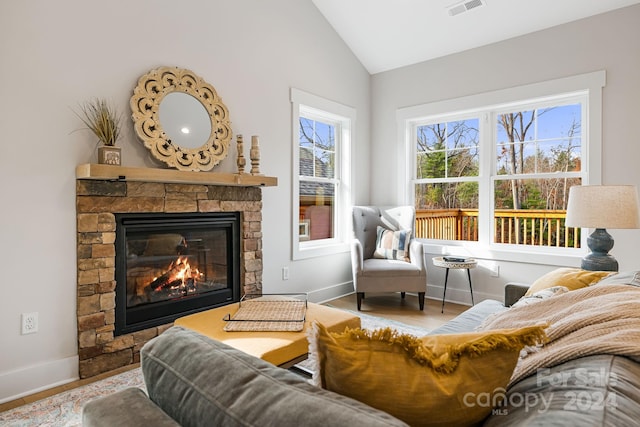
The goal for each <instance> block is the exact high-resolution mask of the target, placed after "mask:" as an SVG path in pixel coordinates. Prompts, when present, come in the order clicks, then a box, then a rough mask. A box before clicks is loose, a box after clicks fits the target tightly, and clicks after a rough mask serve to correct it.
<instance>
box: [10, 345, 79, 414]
mask: <svg viewBox="0 0 640 427" xmlns="http://www.w3.org/2000/svg"><path fill="white" fill-rule="evenodd" d="M78 378H79V376H78V356H73V357H67V358H65V359H59V360H54V361H52V362H48V363H42V364H40V365H35V366H30V367H28V368H24V369H20V370H17V371H11V372H4V373H0V403H5V402H9V401H11V400H15V399H19V398H21V397H24V396H28V395H30V394H34V393H38V392H40V391H43V390H48V389H50V388H53V387H57V386H59V385H63V384H67V383H70V382H72V381H76V380H77V379H78Z"/></svg>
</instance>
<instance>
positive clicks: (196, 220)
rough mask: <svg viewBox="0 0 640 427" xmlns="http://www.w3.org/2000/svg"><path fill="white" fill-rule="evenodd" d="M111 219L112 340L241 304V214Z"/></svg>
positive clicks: (119, 216) (146, 215) (121, 216)
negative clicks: (113, 221) (113, 224)
mask: <svg viewBox="0 0 640 427" xmlns="http://www.w3.org/2000/svg"><path fill="white" fill-rule="evenodd" d="M115 216H116V241H115V248H116V257H115V263H116V269H115V270H116V273H115V276H116V277H115V278H116V309H115V335H122V334H127V333H130V332H135V331H139V330H142V329H146V328H150V327H153V326H158V325H163V324H166V323H170V322H172V321H174V320H175V319H176V318H178V317H180V316H184V315H187V314H191V313H196V312H199V311H202V310H206V309H209V308H214V307H218V306H222V305H226V304H230V303H233V302H237V301H239V300H240V213H239V212H214V213H185V214H180V213H174V214H170V213H142V214H140V213H127V214H116V215H115Z"/></svg>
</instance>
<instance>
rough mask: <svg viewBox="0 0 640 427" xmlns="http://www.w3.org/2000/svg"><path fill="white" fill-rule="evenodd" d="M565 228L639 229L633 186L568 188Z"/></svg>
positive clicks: (636, 197)
mask: <svg viewBox="0 0 640 427" xmlns="http://www.w3.org/2000/svg"><path fill="white" fill-rule="evenodd" d="M565 225H566V226H568V227H585V228H640V214H639V209H638V190H637V188H636V186H635V185H581V186H580V185H579V186H575V187H571V188H570V189H569V201H568V202H567V218H566V220H565Z"/></svg>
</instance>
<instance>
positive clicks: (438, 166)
mask: <svg viewBox="0 0 640 427" xmlns="http://www.w3.org/2000/svg"><path fill="white" fill-rule="evenodd" d="M478 123H479V120H478V119H469V120H461V121H454V122H447V123H436V124H432V125H423V126H418V127H417V128H416V136H417V138H416V144H417V145H416V178H449V177H460V176H478V171H479V157H478V143H479V140H478Z"/></svg>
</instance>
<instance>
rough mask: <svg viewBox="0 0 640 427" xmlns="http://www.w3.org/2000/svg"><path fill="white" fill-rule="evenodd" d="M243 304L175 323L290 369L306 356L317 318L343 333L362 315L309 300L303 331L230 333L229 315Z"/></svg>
mask: <svg viewBox="0 0 640 427" xmlns="http://www.w3.org/2000/svg"><path fill="white" fill-rule="evenodd" d="M239 306H240V304H239V303H234V304H230V305H225V306H223V307H218V308H214V309H211V310H207V311H203V312H200V313H196V314H191V315H189V316H185V317H180V318H178V319H176V321H175V322H174V324H175V325H179V326H183V327H185V328H188V329H192V330H194V331H196V332H199V333H201V334H203V335H206V336H208V337H210V338H213V339H215V340H217V341H221V342H223V343H225V344H227V345H229V346H231V347H234V348H236V349H238V350H242V351H244V352H245V353H248V354H251V355H252V356H255V357H259V358H260V359H263V360H266V361H267V362H270V363H273V364H274V365H276V366H280V367H282V368H290V367H291V366H293V365H295V364H296V363H299V362H301V361H303V360H305V359H306V358H307V355H308V352H309V343H308V341H307V329H308V328H309V327H310V326H311V323H312V322H313V321H314V320H317V321H318V322H319V323H321V324H323V325H324V326H326V327H327V329H329V330H330V331H332V332H342V331H344V329H345V328H346V327H349V328H352V329H354V328H359V327H360V318H359V317H358V316H356V315H354V314H351V313H349V312H347V311H344V310H338V309H336V308H332V307H327V306H324V305H320V304H314V303H308V304H307V312H306V317H305V322H304V329H303V330H302V331H301V332H272V331H270V332H227V331H225V330H224V327H225V324H226V322H225V321H224V320H223V319H224V318H225V317H226V316H227V315H231V316H233V315H234V314H235V313H236V311H238V308H239Z"/></svg>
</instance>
